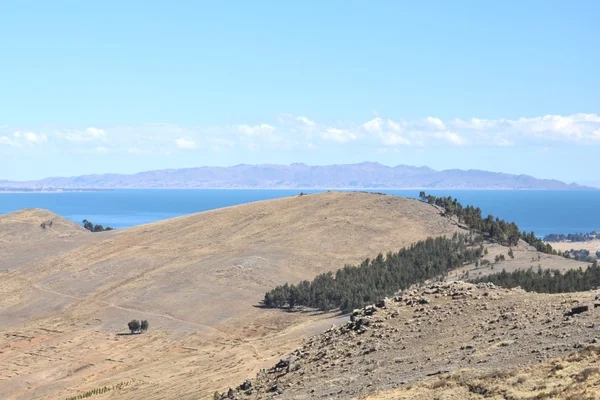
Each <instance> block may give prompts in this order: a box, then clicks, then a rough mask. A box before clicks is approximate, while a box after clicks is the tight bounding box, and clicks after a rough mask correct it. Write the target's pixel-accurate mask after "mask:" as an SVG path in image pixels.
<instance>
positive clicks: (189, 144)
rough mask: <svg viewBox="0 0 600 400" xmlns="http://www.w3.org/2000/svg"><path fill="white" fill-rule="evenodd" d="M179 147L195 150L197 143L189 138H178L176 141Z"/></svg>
mask: <svg viewBox="0 0 600 400" xmlns="http://www.w3.org/2000/svg"><path fill="white" fill-rule="evenodd" d="M175 143H176V144H177V147H179V148H180V149H195V148H196V142H194V141H193V140H192V139H189V138H178V139H176V140H175Z"/></svg>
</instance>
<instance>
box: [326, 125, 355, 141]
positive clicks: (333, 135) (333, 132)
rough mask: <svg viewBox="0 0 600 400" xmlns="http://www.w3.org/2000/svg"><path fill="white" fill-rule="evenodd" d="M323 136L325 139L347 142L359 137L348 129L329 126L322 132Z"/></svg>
mask: <svg viewBox="0 0 600 400" xmlns="http://www.w3.org/2000/svg"><path fill="white" fill-rule="evenodd" d="M321 138H323V139H325V140H333V141H335V142H338V143H346V142H351V141H354V140H356V139H358V136H357V135H356V134H355V133H353V132H351V131H348V130H344V129H338V128H328V129H327V130H326V131H325V132H323V133H321Z"/></svg>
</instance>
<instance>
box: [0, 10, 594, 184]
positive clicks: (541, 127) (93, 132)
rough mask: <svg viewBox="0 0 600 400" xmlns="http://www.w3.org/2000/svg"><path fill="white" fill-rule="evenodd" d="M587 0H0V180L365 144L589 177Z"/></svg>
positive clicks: (291, 155)
mask: <svg viewBox="0 0 600 400" xmlns="http://www.w3.org/2000/svg"><path fill="white" fill-rule="evenodd" d="M598 18H600V2H598V1H578V0H575V1H572V2H565V1H535V0H528V1H497V2H491V1H486V2H478V1H452V2H450V1H419V2H416V1H396V0H393V1H384V0H379V1H351V0H348V1H335V0H328V1H321V0H303V1H295V2H292V1H261V0H255V1H241V0H240V1H233V0H231V1H184V0H179V1H175V2H167V1H153V0H149V1H135V0H130V1H127V2H122V1H102V2H86V1H54V2H49V1H27V0H18V1H16V0H15V1H11V0H0V180H2V179H6V180H30V179H40V178H43V177H48V176H74V175H83V174H92V173H134V172H138V171H144V170H152V169H164V168H182V167H194V166H206V165H214V166H228V165H237V164H242V163H244V164H263V163H277V164H291V163H293V162H304V163H307V164H318V165H325V164H340V163H354V162H362V161H376V162H380V163H382V164H385V165H390V166H394V165H399V164H407V165H416V166H422V165H427V166H429V167H431V168H434V169H450V168H461V169H484V170H491V171H500V172H508V173H516V174H521V173H525V174H530V175H533V176H536V177H540V178H556V179H561V180H565V181H568V182H572V181H577V182H592V181H600V174H599V173H598V172H597V171H598V167H596V166H595V165H596V164H597V162H596V161H595V160H596V159H597V158H596V157H597V155H598V153H599V151H600V77H599V74H598V72H597V71H598V69H599V65H600V42H599V41H598V38H599V37H600V24H598V23H597V21H598Z"/></svg>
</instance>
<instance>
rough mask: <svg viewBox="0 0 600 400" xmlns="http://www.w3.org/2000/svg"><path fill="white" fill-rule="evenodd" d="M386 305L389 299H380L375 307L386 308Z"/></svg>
mask: <svg viewBox="0 0 600 400" xmlns="http://www.w3.org/2000/svg"><path fill="white" fill-rule="evenodd" d="M386 304H387V299H380V300H379V301H378V302H377V303H376V304H375V307H377V308H386Z"/></svg>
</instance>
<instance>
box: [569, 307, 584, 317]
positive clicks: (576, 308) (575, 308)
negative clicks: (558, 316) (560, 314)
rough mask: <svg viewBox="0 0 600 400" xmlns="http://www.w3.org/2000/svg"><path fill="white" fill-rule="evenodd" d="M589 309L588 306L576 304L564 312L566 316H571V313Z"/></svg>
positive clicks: (575, 313) (574, 313) (579, 312)
mask: <svg viewBox="0 0 600 400" xmlns="http://www.w3.org/2000/svg"><path fill="white" fill-rule="evenodd" d="M588 310H589V307H588V306H576V307H573V308H571V310H570V311H567V312H566V313H565V316H566V317H572V316H573V315H577V314H581V313H584V312H586V311H588Z"/></svg>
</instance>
